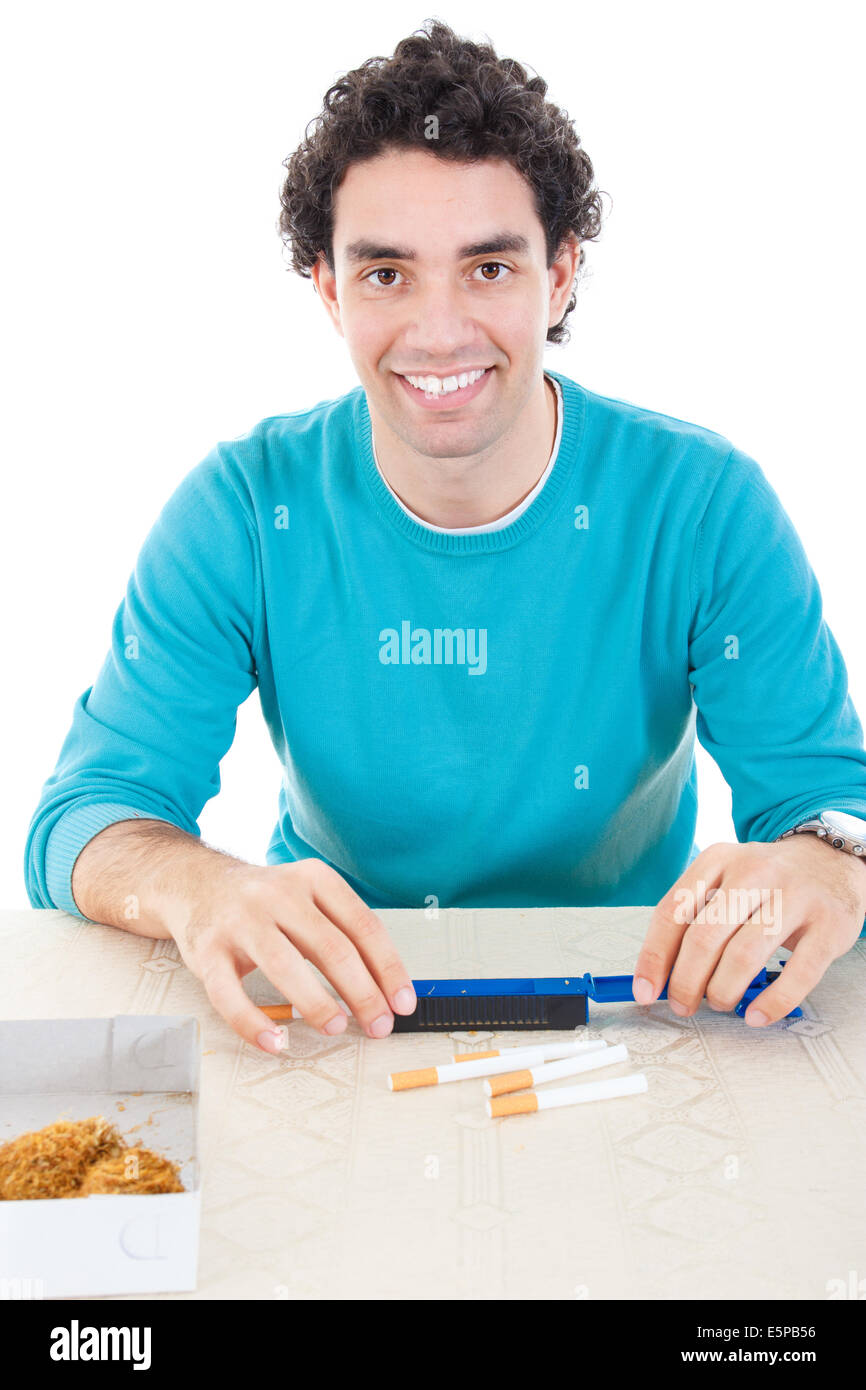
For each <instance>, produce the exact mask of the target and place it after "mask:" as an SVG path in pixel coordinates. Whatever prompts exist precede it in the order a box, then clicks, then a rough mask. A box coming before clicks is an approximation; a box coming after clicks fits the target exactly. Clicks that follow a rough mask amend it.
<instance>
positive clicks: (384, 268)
mask: <svg viewBox="0 0 866 1390" xmlns="http://www.w3.org/2000/svg"><path fill="white" fill-rule="evenodd" d="M399 274H400V272H399V270H395V269H394V267H393V266H390V265H378V266H376V269H375V270H371V271H368V273H367V274H366V275H363V276H362V277H361V278H362V279H363V280H366V281H367V282H368V283H369V284H371V285H378V287H379V288H380V289H383V290H390V289H391V287H392V286H393V284H394V283H395V282H394V281H393V280H391V281H389V282H388V284H387V285H384V284H383V283H382V281H381V280H374V279H373V276H374V275H399Z"/></svg>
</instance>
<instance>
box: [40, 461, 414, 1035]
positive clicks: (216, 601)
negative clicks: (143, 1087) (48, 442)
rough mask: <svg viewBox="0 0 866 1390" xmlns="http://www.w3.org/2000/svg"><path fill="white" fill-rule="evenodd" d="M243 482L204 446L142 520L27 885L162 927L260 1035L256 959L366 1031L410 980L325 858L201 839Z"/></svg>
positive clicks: (244, 539) (224, 679)
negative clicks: (145, 530) (253, 991)
mask: <svg viewBox="0 0 866 1390" xmlns="http://www.w3.org/2000/svg"><path fill="white" fill-rule="evenodd" d="M242 487H243V480H242V479H238V478H237V477H236V476H235V477H233V476H232V474H231V472H230V470H229V465H228V464H227V463H225V462H224V461H223V460H222V459H221V457H220V454H219V449H217V451H215V453H214V455H212V456H211V457H210V458H209V459H207V460H205V463H204V464H203V465H200V466H199V468H197V469H195V470H193V472H192V473H191V474H189V475H188V476H187V478H186V479H184V481H183V482H182V483H181V485H180V487H179V488H178V489H177V491H176V492H175V493H174V495H173V496H172V497H171V498H170V499H169V501H168V503H167V504H166V506H165V507H164V509H163V511H162V513H161V515H160V517H159V519H158V521H157V523H156V525H155V526H154V527H153V528H152V530H151V532H150V533H149V535H148V537H147V539H146V541H145V543H144V546H143V547H142V550H141V553H140V554H139V557H138V562H137V564H136V567H135V571H134V573H133V575H132V578H131V579H130V582H129V586H128V589H127V594H126V598H125V601H124V602H123V603H122V604H121V606H120V608H119V609H118V612H117V614H116V617H115V621H114V627H113V633H112V647H111V651H110V652H109V655H108V657H107V659H106V661H105V663H104V665H103V668H102V670H101V672H100V674H99V677H98V679H97V680H96V682H95V684H94V685H93V687H92V688H91V689H90V690H88V691H86V692H85V694H84V695H83V696H82V697H81V698H80V699H79V700H78V701H77V703H76V707H75V713H74V719H73V725H72V728H71V730H70V732H69V734H68V735H67V738H66V741H65V743H64V746H63V749H62V750H61V754H60V758H59V761H58V764H57V767H56V769H55V771H54V773H53V774H52V776H51V777H50V778H49V779H48V781H47V782H46V784H45V787H44V788H43V792H42V797H41V799H40V803H39V806H38V807H37V810H36V813H35V815H34V817H33V820H32V822H31V827H30V832H29V835H28V840H27V849H26V867H27V885H28V892H29V895H30V899H31V902H32V903H33V905H34V906H35V907H54V906H56V907H61V908H64V909H65V910H66V911H68V912H73V913H75V914H77V915H79V916H83V915H86V916H88V917H90V918H91V919H93V920H95V921H102V922H105V923H107V924H108V925H113V926H118V927H122V928H124V929H125V930H128V931H132V932H135V933H137V934H138V935H145V936H153V937H173V938H174V940H175V941H176V942H177V945H178V948H179V950H180V953H181V956H182V958H183V960H184V962H185V964H186V965H187V966H188V967H189V968H190V969H191V970H192V971H193V972H194V973H195V974H196V975H198V976H199V978H200V979H201V980H202V982H203V984H204V986H205V989H206V991H207V993H208V996H209V997H210V1000H211V1002H212V1003H213V1005H214V1008H215V1009H216V1010H217V1011H218V1012H219V1013H221V1014H222V1016H223V1018H225V1019H226V1021H227V1022H228V1023H230V1024H231V1026H232V1027H233V1028H234V1029H235V1030H236V1031H237V1032H238V1033H240V1034H241V1036H243V1037H244V1038H245V1039H246V1040H247V1041H249V1042H252V1043H258V1045H259V1046H260V1047H264V1048H265V1049H267V1050H269V1051H270V1050H274V1049H275V1048H276V1047H277V1046H278V1045H279V1042H280V1041H281V1039H282V1032H281V1030H279V1029H277V1030H275V1029H274V1028H273V1025H272V1024H271V1022H270V1020H269V1019H268V1018H267V1017H266V1015H264V1014H263V1013H262V1012H261V1010H259V1009H258V1008H257V1007H256V1006H255V1005H254V1004H253V1003H252V1001H251V1000H250V999H249V998H248V996H247V994H246V993H245V991H244V989H243V987H242V983H241V981H242V979H243V977H244V976H245V975H246V974H248V973H249V972H250V971H251V970H253V969H255V968H256V967H257V966H258V967H259V968H260V969H261V970H262V971H263V972H264V974H265V975H266V976H267V978H268V979H269V980H271V981H272V983H273V984H274V986H275V987H276V988H277V989H278V990H279V991H280V992H281V993H282V994H283V996H284V998H285V999H287V1000H288V1001H289V1002H291V1004H292V1005H293V1006H294V1007H295V1008H297V1010H298V1012H299V1013H300V1014H301V1015H302V1016H303V1018H304V1019H306V1020H307V1022H308V1023H310V1024H311V1025H312V1026H313V1027H315V1028H318V1029H320V1030H321V1031H323V1032H327V1033H337V1032H340V1031H342V1030H343V1029H344V1028H345V1027H346V1023H347V1015H346V1013H345V1012H344V1010H343V1009H342V1008H341V1007H340V1004H339V1002H338V1000H335V998H334V995H333V994H332V993H331V992H330V991H329V990H328V989H327V988H326V987H325V985H324V984H323V982H322V980H321V979H320V978H319V977H318V976H317V975H316V974H315V972H314V971H313V969H311V966H310V963H312V965H314V966H316V967H317V968H318V969H319V970H320V971H321V973H322V974H323V975H324V976H325V977H326V979H327V980H329V981H330V982H331V983H332V984H333V985H334V986H335V987H336V989H337V990H338V992H339V995H340V998H341V999H344V1000H345V1001H346V1003H347V1005H348V1007H349V1009H350V1010H351V1012H352V1013H353V1014H354V1015H355V1017H356V1018H357V1019H358V1021H359V1023H361V1025H362V1026H363V1027H364V1029H365V1031H366V1032H367V1033H368V1035H369V1036H370V1037H384V1036H385V1035H386V1034H387V1033H389V1032H390V1031H391V1028H392V1027H393V1013H392V1010H396V1011H397V1012H399V1013H411V1012H412V1010H413V1009H414V1007H415V1003H416V1001H415V995H414V991H413V990H412V985H411V980H410V979H409V976H408V973H407V971H406V969H405V967H404V966H403V964H402V962H401V961H400V959H399V957H398V956H397V953H396V951H395V950H394V947H393V945H392V944H391V942H390V940H389V937H388V934H387V932H386V930H385V927H384V925H383V923H382V921H381V920H380V919H379V918H378V917H377V916H376V915H375V913H373V912H371V911H370V909H369V908H368V907H367V906H366V904H365V903H364V902H363V901H362V900H361V899H360V898H359V897H358V895H357V894H356V893H355V892H354V890H353V889H352V888H351V887H350V886H349V884H348V883H346V881H345V880H344V879H343V878H342V877H341V876H340V875H339V874H338V873H337V872H336V870H334V869H332V868H331V867H330V865H327V864H325V863H324V862H323V861H321V860H316V859H310V860H301V861H299V862H297V863H291V864H282V865H271V866H268V867H261V866H259V865H253V864H245V863H243V862H242V861H240V860H237V859H234V858H232V857H231V856H229V855H224V854H222V853H220V852H219V851H217V850H213V849H211V848H210V847H208V846H205V845H202V844H201V842H200V839H199V838H198V825H197V818H198V816H199V814H200V812H201V808H202V806H203V805H204V804H205V802H206V801H207V800H208V799H209V797H211V796H213V795H214V794H215V793H216V792H217V791H218V790H219V785H220V782H219V762H220V759H221V758H222V756H223V754H224V753H225V752H226V751H227V749H228V748H229V746H230V744H231V742H232V739H233V737H234V730H235V720H236V716H237V707H238V705H239V704H240V703H241V702H242V701H243V700H244V699H246V697H247V696H248V695H249V694H250V692H251V691H252V689H253V688H254V686H255V684H256V678H257V670H256V661H255V652H256V651H257V650H259V646H258V637H259V634H260V632H261V630H262V627H263V622H264V618H263V613H262V611H261V603H262V599H261V592H260V589H261V564H260V559H259V556H258V552H257V546H258V536H257V533H256V529H255V526H254V523H253V521H252V518H251V516H250V515H249V514H248V513H247V510H246V506H245V504H244V501H243V499H242V496H241V490H242ZM294 598H295V595H292V594H289V595H287V596H286V599H287V601H288V602H291V601H292V600H293V599H294Z"/></svg>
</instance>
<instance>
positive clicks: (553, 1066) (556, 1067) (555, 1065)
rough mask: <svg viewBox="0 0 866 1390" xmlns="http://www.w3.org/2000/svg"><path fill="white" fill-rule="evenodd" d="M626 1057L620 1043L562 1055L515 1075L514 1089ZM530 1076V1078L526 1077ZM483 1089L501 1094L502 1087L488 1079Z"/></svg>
mask: <svg viewBox="0 0 866 1390" xmlns="http://www.w3.org/2000/svg"><path fill="white" fill-rule="evenodd" d="M627 1057H628V1048H627V1047H625V1046H624V1045H623V1044H622V1043H618V1044H617V1046H616V1047H605V1048H603V1049H602V1050H600V1051H597V1052H590V1053H589V1054H588V1055H587V1056H583V1057H563V1058H562V1060H561V1061H559V1062H548V1063H547V1064H546V1065H545V1064H544V1063H542V1064H541V1066H537V1065H536V1066H534V1067H528V1068H527V1069H526V1071H527V1072H528V1077H527V1076H526V1074H524V1076H523V1078H522V1079H520V1080H519V1081H518V1078H517V1076H515V1085H514V1088H513V1089H514V1090H516V1091H517V1090H525V1088H526V1087H527V1086H543V1085H544V1083H545V1081H559V1080H560V1078H561V1077H563V1076H577V1075H578V1074H579V1073H580V1072H583V1071H597V1070H598V1068H599V1067H612V1066H614V1064H615V1063H616V1062H624V1061H625V1060H626V1059H627ZM529 1077H531V1080H529V1079H528V1078H529ZM484 1089H485V1091H486V1092H487V1094H488V1095H489V1096H494V1095H503V1094H504V1091H503V1089H502V1087H499V1088H497V1089H494V1088H493V1087H491V1085H490V1083H489V1082H488V1081H485V1083H484Z"/></svg>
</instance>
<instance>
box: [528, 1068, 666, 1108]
mask: <svg viewBox="0 0 866 1390" xmlns="http://www.w3.org/2000/svg"><path fill="white" fill-rule="evenodd" d="M646 1089H647V1079H646V1075H645V1074H644V1073H643V1072H642V1071H637V1072H632V1073H631V1075H630V1076H617V1077H615V1078H611V1079H609V1080H605V1081H585V1082H584V1083H583V1085H582V1086H558V1087H557V1088H556V1090H554V1091H539V1093H538V1108H539V1110H553V1109H555V1108H556V1106H558V1105H580V1104H581V1103H582V1102H583V1101H588V1100H613V1099H614V1098H615V1097H616V1096H636V1095H638V1094H639V1093H640V1092H641V1091H645V1090H646Z"/></svg>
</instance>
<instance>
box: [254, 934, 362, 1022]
mask: <svg viewBox="0 0 866 1390" xmlns="http://www.w3.org/2000/svg"><path fill="white" fill-rule="evenodd" d="M317 915H318V914H317ZM322 924H323V926H325V927H329V928H330V929H331V930H335V928H334V927H333V926H332V925H331V923H326V922H325V921H324V919H323V923H322ZM245 944H246V949H247V951H248V952H249V954H250V956H251V957H252V959H253V960H254V961H255V963H256V965H257V966H258V967H259V969H260V970H261V971H262V974H263V975H264V976H265V977H266V978H267V979H268V980H270V982H271V984H273V985H276V987H277V989H279V990H280V991H281V993H282V995H283V997H284V998H285V999H289V1000H290V1001H291V1004H292V1011H293V1012H294V1011H295V1010H297V1012H298V1013H299V1014H300V1015H301V1017H302V1018H303V1020H304V1022H305V1023H308V1024H309V1025H310V1027H312V1028H316V1029H318V1031H319V1032H320V1033H326V1034H327V1035H328V1036H329V1037H333V1036H335V1035H336V1034H337V1033H342V1032H344V1031H345V1029H346V1028H347V1027H348V1023H349V1018H348V1015H347V1014H346V1012H345V1010H344V1009H343V1008H342V1007H341V1005H340V1003H339V1002H338V1000H336V999H335V998H334V996H333V995H332V994H331V993H330V991H329V990H327V989H326V988H325V986H324V985H323V984H322V982H321V980H320V979H318V977H317V976H316V975H315V974H314V973H313V971H312V970H311V969H310V967H309V965H308V964H307V961H306V960H305V959H304V956H303V955H302V954H301V952H300V951H299V950H298V948H297V946H296V945H295V944H294V942H292V941H290V940H289V938H288V936H286V934H285V932H284V931H283V930H281V928H280V927H279V926H278V924H277V923H276V922H275V923H273V924H271V925H269V926H263V927H260V928H259V929H258V930H257V932H256V933H255V935H254V936H253V937H252V938H250V939H248V940H247V941H246V943H245ZM271 1026H273V1025H271Z"/></svg>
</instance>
